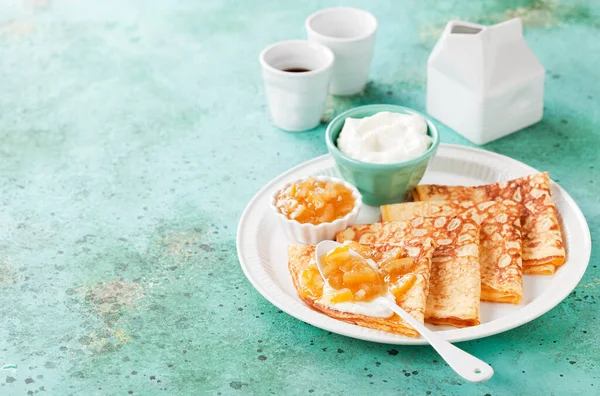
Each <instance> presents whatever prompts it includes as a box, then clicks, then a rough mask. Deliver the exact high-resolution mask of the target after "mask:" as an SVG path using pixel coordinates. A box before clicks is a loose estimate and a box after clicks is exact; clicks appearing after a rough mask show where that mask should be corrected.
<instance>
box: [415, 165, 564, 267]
mask: <svg viewBox="0 0 600 396" xmlns="http://www.w3.org/2000/svg"><path fill="white" fill-rule="evenodd" d="M412 196H413V199H414V200H415V201H476V202H482V201H493V200H499V201H502V200H506V199H508V200H513V201H515V202H517V203H518V204H519V205H520V206H521V234H522V241H523V272H524V273H525V274H536V275H552V274H554V272H555V271H556V268H558V267H560V266H561V265H563V264H564V262H565V256H566V254H565V248H564V244H563V239H562V234H561V230H560V225H559V222H558V212H557V210H556V207H555V206H554V202H553V201H552V196H551V193H550V177H549V175H548V172H543V173H536V174H533V175H529V176H525V177H522V178H520V179H515V180H511V181H508V182H501V183H495V184H488V185H484V186H476V187H462V186H442V185H434V184H431V185H420V186H417V187H416V188H415V189H414V190H413V192H412Z"/></svg>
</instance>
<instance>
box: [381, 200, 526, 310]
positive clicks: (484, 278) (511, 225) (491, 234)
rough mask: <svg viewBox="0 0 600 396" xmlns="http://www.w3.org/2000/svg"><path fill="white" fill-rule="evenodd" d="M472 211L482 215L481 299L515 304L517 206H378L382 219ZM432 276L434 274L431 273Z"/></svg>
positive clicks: (519, 287) (518, 290)
mask: <svg viewBox="0 0 600 396" xmlns="http://www.w3.org/2000/svg"><path fill="white" fill-rule="evenodd" d="M465 211H469V212H474V213H475V214H476V215H477V216H479V217H480V218H481V231H480V233H479V262H480V265H481V300H482V301H491V302H505V303H512V304H518V303H519V302H521V297H522V295H523V272H522V261H521V225H520V209H519V206H518V205H517V204H516V203H515V202H513V201H509V200H505V201H504V202H496V201H487V202H481V203H475V202H472V201H426V202H407V203H400V204H393V205H384V206H382V207H381V217H382V220H383V221H384V222H390V221H403V220H404V221H405V220H411V219H413V218H415V217H439V216H453V215H459V214H461V213H464V212H465ZM432 276H434V275H432Z"/></svg>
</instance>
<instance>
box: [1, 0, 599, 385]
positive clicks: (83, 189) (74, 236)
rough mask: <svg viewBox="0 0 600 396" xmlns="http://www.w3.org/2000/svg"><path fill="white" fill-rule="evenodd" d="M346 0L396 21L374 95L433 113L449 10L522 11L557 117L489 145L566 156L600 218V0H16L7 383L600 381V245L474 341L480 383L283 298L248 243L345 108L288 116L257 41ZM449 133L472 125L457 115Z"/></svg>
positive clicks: (566, 173)
mask: <svg viewBox="0 0 600 396" xmlns="http://www.w3.org/2000/svg"><path fill="white" fill-rule="evenodd" d="M339 4H347V5H353V6H357V7H361V8H365V9H368V10H370V11H371V12H373V13H374V14H375V15H376V17H377V18H378V20H379V23H380V28H379V31H378V34H377V42H376V48H375V57H374V60H373V64H372V70H371V76H370V82H369V84H368V86H367V88H366V90H365V91H364V93H363V94H361V95H358V96H355V97H349V98H331V99H330V101H329V103H328V110H327V114H326V115H327V117H332V116H334V115H335V114H338V113H339V112H341V111H343V110H346V109H349V108H351V107H354V106H358V105H362V104H371V103H390V104H399V105H403V106H407V107H412V108H414V109H416V110H419V111H424V110H425V109H424V103H425V78H426V76H425V65H426V61H427V56H428V54H429V52H430V51H431V49H432V46H433V45H434V43H435V41H436V39H437V37H438V35H439V34H440V32H441V29H442V28H443V26H444V25H445V23H446V22H447V21H448V20H449V19H450V18H461V19H465V20H469V21H473V22H480V23H485V24H489V23H496V22H499V21H502V20H505V19H507V18H510V17H513V16H520V17H521V18H523V22H524V26H525V36H526V39H527V41H528V42H529V44H530V46H531V48H532V49H533V51H534V52H535V53H536V54H537V55H538V57H539V58H540V60H541V62H542V64H543V65H544V66H545V68H546V70H547V76H546V86H545V87H546V95H545V113H544V118H543V120H542V121H541V122H539V123H538V124H536V125H534V126H532V127H530V128H527V129H526V130H523V131H521V132H518V133H516V134H513V135H511V136H508V137H505V138H503V139H501V140H498V141H495V142H493V143H490V144H487V145H485V146H484V148H485V149H487V150H491V151H494V152H498V153H502V154H505V155H508V156H511V157H513V158H516V159H517V160H520V161H523V162H525V163H527V164H529V165H531V166H533V167H535V168H537V169H540V170H548V171H549V172H550V173H551V175H552V177H553V178H554V180H556V181H558V182H559V183H560V184H561V185H562V186H563V187H564V188H565V189H566V190H567V191H568V192H569V193H570V194H571V195H572V196H573V198H574V199H575V200H576V201H577V203H578V204H579V205H580V207H581V209H582V211H583V213H584V214H585V216H586V218H587V220H588V222H589V225H590V229H591V232H592V239H593V241H594V243H597V241H598V237H599V235H600V206H599V205H598V198H599V197H600V157H599V149H600V89H599V88H600V83H599V81H600V67H599V65H600V2H598V1H596V0H588V1H566V0H562V1H559V0H552V1H551V0H547V1H543V0H534V1H527V0H506V1H500V0H497V1H493V0H488V1H478V2H473V1H467V0H465V1H456V0H455V1H392V0H390V1H383V0H382V1H368V2H367V1H364V2H359V1H348V2H346V1H329V2H328V1H319V0H310V1H306V2H302V1H172V0H155V1H147V0H130V1H123V0H121V1H118V0H105V1H95V2H93V1H91V0H88V1H83V0H81V1H75V0H70V1H69V0H54V1H52V0H14V1H11V0H4V1H2V2H0V395H3V396H4V395H34V394H40V395H45V394H47V395H162V394H164V395H192V394H211V395H238V394H239V395H253V394H254V395H267V394H277V395H296V394H298V395H311V394H314V395H365V394H373V395H376V394H394V395H481V396H484V395H493V396H496V395H594V394H600V374H599V371H600V370H599V367H598V364H599V363H600V332H599V330H598V328H599V326H598V324H599V313H600V312H599V307H600V305H598V302H599V300H600V270H599V269H598V268H597V266H598V264H599V260H600V257H599V252H598V249H597V247H594V249H593V252H592V258H591V262H590V265H589V269H588V271H587V272H586V274H585V276H584V277H583V280H582V281H581V283H580V284H579V285H578V286H577V288H576V289H575V290H574V291H573V292H572V293H571V295H570V296H569V297H568V298H567V299H566V300H565V301H564V302H562V303H561V304H559V305H558V306H557V307H556V308H554V309H553V310H551V311H550V312H548V313H547V314H545V315H543V316H542V317H540V318H538V319H536V320H534V321H532V322H530V323H528V324H526V325H524V326H521V327H519V328H517V329H514V330H511V331H508V332H505V333H503V334H499V335H496V336H492V337H488V338H485V339H481V340H477V341H472V342H463V343H460V344H458V345H459V346H460V347H461V348H464V349H465V350H467V351H469V352H471V353H473V354H475V355H476V356H478V357H480V358H482V359H483V360H485V361H487V362H489V363H491V364H492V366H493V367H494V369H495V370H496V374H495V376H494V377H493V378H492V379H491V380H490V381H488V382H486V383H481V384H471V383H466V382H465V381H463V380H461V379H460V378H459V377H457V376H456V375H455V374H454V373H453V372H452V371H451V369H449V368H448V367H447V366H446V365H445V364H444V362H443V361H441V359H440V358H439V357H438V356H437V355H436V353H435V352H434V351H433V350H432V349H431V348H429V347H426V346H419V347H414V346H410V347H403V346H392V345H380V344H375V343H369V342H364V341H359V340H355V339H351V338H346V337H343V336H340V335H336V334H331V333H328V332H327V331H323V330H320V329H318V328H315V327H312V326H309V325H307V324H305V323H303V322H301V321H299V320H297V319H295V318H293V317H291V316H289V315H287V314H285V313H282V312H280V311H278V309H276V308H275V307H274V306H273V305H271V304H270V303H269V302H267V300H265V299H264V298H263V297H262V296H261V295H260V294H259V293H258V292H257V291H256V290H255V289H254V288H253V287H252V286H251V285H250V283H249V282H248V281H247V280H246V278H245V277H244V275H243V273H242V270H241V268H240V265H239V262H238V259H237V254H236V246H235V232H236V227H237V223H238V220H239V217H240V215H241V213H242V211H243V209H244V207H245V205H246V204H247V202H248V201H249V200H250V199H251V198H252V196H253V195H254V194H255V193H256V192H257V191H258V190H259V189H260V188H261V187H262V186H263V185H264V184H265V183H267V182H268V181H269V180H270V179H272V178H273V177H275V176H277V175H278V174H280V173H281V172H283V171H285V170H286V169H288V168H290V167H292V166H294V165H296V164H299V163H301V162H303V161H306V160H308V159H311V158H313V157H315V156H317V155H321V154H324V153H326V147H325V143H324V131H325V123H324V124H323V125H321V126H320V127H319V128H318V129H316V130H315V131H312V132H307V133H296V134H293V133H285V132H282V131H280V130H278V129H277V128H275V127H274V126H273V125H272V123H271V122H270V120H269V116H268V109H267V106H266V99H265V97H264V93H263V87H262V80H261V76H260V68H259V65H258V53H259V52H260V50H261V49H262V48H264V47H265V46H267V45H268V44H271V43H273V42H275V41H278V40H284V39H294V38H302V37H304V28H303V22H304V19H305V17H306V16H307V15H309V14H310V13H312V12H314V11H316V10H318V9H320V8H324V7H327V6H331V5H339ZM437 125H438V126H439V128H440V133H441V140H442V142H445V143H458V144H464V145H472V144H470V143H469V142H468V141H467V140H465V139H464V138H462V137H461V136H459V135H457V134H456V133H455V132H453V131H452V130H450V129H448V128H446V127H444V126H443V125H441V124H439V123H438V124H437Z"/></svg>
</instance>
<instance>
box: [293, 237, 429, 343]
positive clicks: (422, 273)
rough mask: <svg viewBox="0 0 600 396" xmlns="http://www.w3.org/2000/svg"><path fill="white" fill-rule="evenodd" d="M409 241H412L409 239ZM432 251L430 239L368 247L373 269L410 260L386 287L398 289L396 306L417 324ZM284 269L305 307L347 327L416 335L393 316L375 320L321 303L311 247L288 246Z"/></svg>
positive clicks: (319, 280)
mask: <svg viewBox="0 0 600 396" xmlns="http://www.w3.org/2000/svg"><path fill="white" fill-rule="evenodd" d="M411 238H413V237H412V236H411ZM359 247H360V246H359ZM433 247H434V245H433V240H432V239H431V238H424V239H418V240H413V241H407V240H403V241H401V242H400V244H398V245H394V246H392V245H378V246H370V247H369V258H371V259H373V261H375V263H377V265H380V264H382V263H386V262H388V263H389V261H390V260H393V259H394V258H397V257H410V258H412V259H413V262H414V263H413V264H412V266H410V267H409V268H406V271H402V276H401V277H400V278H399V279H398V280H397V281H396V282H395V283H394V284H392V285H388V287H389V288H390V289H393V288H396V287H398V288H402V291H401V293H397V292H395V293H394V294H395V295H396V303H397V304H398V305H399V306H400V307H402V308H403V309H404V310H405V311H406V312H408V313H410V314H411V315H412V316H413V317H414V318H415V319H417V320H418V321H420V322H421V323H423V318H424V315H425V306H426V303H427V292H428V287H429V272H430V269H431V257H432V254H433ZM357 250H358V249H357ZM288 268H289V271H290V275H291V276H292V280H293V282H294V286H295V287H296V290H297V291H298V296H299V297H300V299H302V301H304V302H305V303H306V304H307V305H308V306H309V307H311V308H313V309H316V310H319V311H321V312H323V313H325V314H327V315H328V316H330V317H332V318H335V319H339V320H342V321H344V322H348V323H351V324H356V325H359V326H363V327H369V328H371V329H376V330H382V331H387V332H390V333H396V334H401V335H404V336H408V337H417V336H418V335H419V333H418V332H417V331H416V330H415V329H413V328H412V327H411V326H410V325H408V324H407V323H405V322H404V321H403V320H402V319H401V318H400V317H399V316H398V315H396V314H393V315H392V316H391V317H389V318H378V317H373V316H366V315H360V314H353V313H347V312H342V311H338V310H335V309H332V308H331V307H330V305H329V304H327V301H324V299H323V278H322V277H321V274H320V273H319V269H318V268H317V263H316V259H315V246H314V245H290V246H289V247H288Z"/></svg>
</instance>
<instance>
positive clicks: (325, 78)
mask: <svg viewBox="0 0 600 396" xmlns="http://www.w3.org/2000/svg"><path fill="white" fill-rule="evenodd" d="M260 64H261V67H262V75H263V80H264V83H265V91H266V94H267V101H268V102H269V109H270V112H271V117H272V118H273V122H274V123H275V125H277V126H278V127H279V128H281V129H284V130H286V131H292V132H297V131H306V130H309V129H313V128H315V127H316V126H318V125H319V123H320V122H321V117H322V116H323V112H324V110H325V103H326V102H327V94H328V90H329V83H330V81H331V73H332V67H333V64H334V55H333V52H331V50H330V49H329V48H327V47H325V46H323V45H321V44H318V43H310V42H308V41H305V40H291V41H280V42H278V43H275V44H273V45H271V46H269V47H267V48H265V49H264V50H263V51H262V52H261V53H260ZM286 70H287V71H286Z"/></svg>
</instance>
